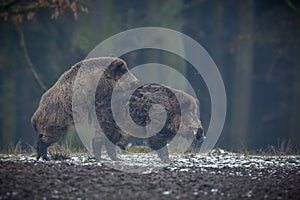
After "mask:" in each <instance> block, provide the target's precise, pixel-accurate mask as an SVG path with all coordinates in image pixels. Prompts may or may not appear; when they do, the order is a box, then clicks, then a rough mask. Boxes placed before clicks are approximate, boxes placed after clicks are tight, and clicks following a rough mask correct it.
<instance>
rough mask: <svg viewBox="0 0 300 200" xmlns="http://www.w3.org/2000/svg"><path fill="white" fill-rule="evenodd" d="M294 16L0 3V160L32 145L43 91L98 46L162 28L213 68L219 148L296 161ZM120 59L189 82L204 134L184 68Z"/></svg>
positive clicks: (229, 6)
mask: <svg viewBox="0 0 300 200" xmlns="http://www.w3.org/2000/svg"><path fill="white" fill-rule="evenodd" d="M299 8H300V2H299V1H298V0H273V1H266V0H265V1H260V0H246V1H238V0H229V1H222V0H211V1H208V0H163V1H156V0H154V1H139V0H132V1H120V0H112V1H110V0H101V1H90V0H85V1H84V0H81V1H79V0H77V1H75V0H74V1H71V0H31V1H22V0H21V1H18V0H4V1H1V3H0V16H1V19H0V31H1V38H0V42H1V46H2V48H1V49H0V52H1V53H0V94H1V95H0V119H1V121H0V127H1V129H0V131H1V132H0V140H1V150H5V149H7V148H11V147H13V146H15V144H16V143H17V142H18V141H19V140H20V139H22V140H23V141H26V142H28V143H29V144H34V141H35V138H36V135H34V134H33V131H32V129H31V126H30V117H31V115H32V114H33V112H34V111H35V109H36V108H37V106H38V102H39V99H40V96H41V95H42V93H43V90H44V89H45V88H49V87H51V85H52V84H53V83H55V81H56V80H57V79H58V77H59V76H60V75H61V74H62V73H63V72H64V71H65V70H67V69H69V68H70V66H72V65H73V64H75V63H76V62H78V61H80V60H82V59H84V58H85V56H86V55H87V54H88V52H89V51H90V50H92V49H93V48H94V47H95V46H96V45H97V44H99V43H100V42H101V41H103V40H104V39H106V38H108V37H109V36H112V35H114V34H116V33H119V32H121V31H125V30H128V29H131V28H137V27H145V26H159V27H166V28H171V29H174V30H177V31H181V32H183V33H184V34H187V35H188V36H190V37H192V38H193V39H195V40H196V41H198V42H199V43H200V44H201V45H202V46H203V47H204V48H205V49H206V50H207V51H208V53H209V54H210V55H211V57H212V58H213V59H214V61H215V62H216V64H217V66H218V67H219V70H220V72H221V74H222V77H223V80H224V83H225V87H226V92H227V97H228V112H227V120H226V122H225V127H224V130H223V133H222V135H221V138H220V140H219V142H218V144H217V145H218V146H219V147H221V148H225V149H229V150H237V151H238V150H256V151H260V150H264V151H265V150H266V149H268V148H269V147H274V148H275V149H278V150H283V151H290V150H294V151H299V148H300V146H299V145H300V141H299V140H300V136H299V133H298V130H299V128H300V112H299V111H300V107H299V104H298V102H299V101H300V66H299V65H300V60H299V51H300V37H299V36H300V35H299V34H300V12H299ZM87 11H88V12H87ZM20 33H22V34H20ZM22 35H23V39H24V41H23V43H24V44H22ZM124 59H125V60H126V61H127V62H128V66H129V67H134V66H136V65H139V64H144V63H148V62H158V63H163V64H167V65H170V66H173V67H174V68H175V69H177V70H178V71H180V72H181V73H182V74H184V75H186V77H187V78H188V80H189V81H190V82H191V84H192V85H193V86H194V87H195V88H194V90H195V91H196V93H197V96H198V98H199V99H200V102H201V118H202V121H203V123H204V127H205V129H207V127H208V124H209V119H210V97H209V94H208V91H207V87H206V85H205V83H204V82H203V79H202V77H201V76H200V75H199V74H197V73H196V71H195V70H194V69H193V67H192V66H190V64H189V63H187V62H186V61H184V60H183V59H181V58H178V57H177V56H176V55H172V54H169V53H167V52H161V51H155V50H143V51H135V52H131V53H128V54H126V55H124ZM37 83H38V84H37ZM43 85H44V86H43ZM44 87H45V88H44ZM274 148H273V149H274ZM269 149H270V148H269Z"/></svg>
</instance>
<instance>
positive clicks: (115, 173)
mask: <svg viewBox="0 0 300 200" xmlns="http://www.w3.org/2000/svg"><path fill="white" fill-rule="evenodd" d="M235 156H236V154H231V153H224V152H221V154H220V152H218V153H217V154H216V153H215V154H209V155H201V156H198V157H197V156H189V157H181V158H177V160H179V161H176V162H174V163H171V164H169V165H161V166H160V167H156V168H148V170H144V171H143V172H141V173H127V172H125V171H120V170H116V169H113V168H111V167H108V166H107V163H109V161H105V162H96V161H90V160H87V159H86V160H85V161H84V160H82V159H83V157H85V158H86V156H82V157H80V156H79V157H78V156H77V157H72V158H70V159H69V160H65V161H50V162H44V161H39V162H35V161H34V157H33V156H24V155H17V156H15V155H4V154H2V155H0V199H297V200H298V199H300V167H299V166H300V164H299V163H300V159H299V157H297V156H289V157H274V156H273V157H257V156H256V157H255V156H254V158H255V159H254V158H253V157H251V156H250V157H249V156H244V157H243V155H242V156H241V155H239V156H236V157H237V158H235ZM139 157H141V158H140V159H141V160H143V159H145V155H143V154H137V155H135V158H136V159H138V158H139ZM226 157H227V158H228V160H231V161H232V160H234V159H239V161H240V164H239V165H236V164H235V165H232V164H228V162H229V161H227V162H225V161H224V160H225V158H226ZM230 157H231V159H229V158H230ZM75 158H76V159H75ZM204 158H205V159H204ZM208 158H210V159H208ZM173 159H174V158H173ZM251 159H252V161H251ZM253 159H254V160H253ZM259 159H261V160H260V161H259ZM214 160H219V163H223V164H222V165H220V164H218V165H212V163H210V161H214ZM255 160H258V161H257V162H258V163H261V162H263V163H264V165H255ZM196 161H199V162H196ZM275 161H276V162H275ZM267 162H269V163H267ZM270 162H271V163H270ZM123 163H124V161H123ZM125 163H127V162H126V161H125ZM226 163H227V165H226ZM245 163H247V164H245ZM272 163H273V165H272ZM127 167H128V169H129V168H130V167H134V166H127Z"/></svg>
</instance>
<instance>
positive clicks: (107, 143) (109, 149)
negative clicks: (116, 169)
mask: <svg viewBox="0 0 300 200" xmlns="http://www.w3.org/2000/svg"><path fill="white" fill-rule="evenodd" d="M105 148H106V151H107V153H108V156H109V157H110V159H111V160H113V161H120V160H121V159H119V158H118V157H117V153H116V146H115V145H114V144H113V143H112V142H111V141H109V140H108V139H106V141H105Z"/></svg>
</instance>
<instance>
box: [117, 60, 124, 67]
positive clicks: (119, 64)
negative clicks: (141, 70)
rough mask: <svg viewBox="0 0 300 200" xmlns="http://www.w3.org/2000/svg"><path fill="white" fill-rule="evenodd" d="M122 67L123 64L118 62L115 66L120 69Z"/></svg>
mask: <svg viewBox="0 0 300 200" xmlns="http://www.w3.org/2000/svg"><path fill="white" fill-rule="evenodd" d="M123 65H124V63H123V62H122V61H119V62H118V63H117V64H116V66H117V67H118V68H120V67H122V66H123Z"/></svg>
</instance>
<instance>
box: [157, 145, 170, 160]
mask: <svg viewBox="0 0 300 200" xmlns="http://www.w3.org/2000/svg"><path fill="white" fill-rule="evenodd" d="M157 154H158V157H159V158H160V159H161V160H162V161H163V162H164V163H168V162H170V159H169V152H168V148H167V146H164V147H163V148H161V149H159V150H157Z"/></svg>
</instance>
